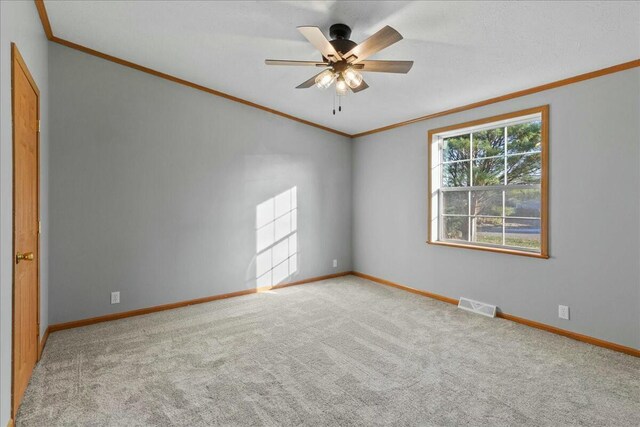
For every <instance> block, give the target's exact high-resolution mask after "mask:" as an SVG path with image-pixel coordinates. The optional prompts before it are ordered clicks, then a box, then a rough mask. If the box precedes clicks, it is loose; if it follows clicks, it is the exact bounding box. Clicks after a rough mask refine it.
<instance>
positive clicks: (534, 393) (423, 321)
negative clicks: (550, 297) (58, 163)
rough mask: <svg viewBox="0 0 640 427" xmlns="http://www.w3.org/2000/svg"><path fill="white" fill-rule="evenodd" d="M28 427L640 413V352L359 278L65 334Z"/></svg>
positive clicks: (608, 421)
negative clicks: (623, 350)
mask: <svg viewBox="0 0 640 427" xmlns="http://www.w3.org/2000/svg"><path fill="white" fill-rule="evenodd" d="M17 424H18V425H19V426H35V425H38V426H62V425H64V426H74V425H82V426H106V425H118V426H143V425H145V426H146V425H154V426H170V425H176V426H207V425H268V426H275V425H288V426H290V425H340V426H348V425H441V426H454V425H471V426H481V425H485V426H501V425H505V426H506V425H509V426H514V425H517V426H523V425H531V426H543V425H546V426H565V425H592V426H605V425H609V426H639V425H640V359H638V358H634V357H631V356H626V355H623V354H619V353H615V352H612V351H609V350H605V349H601V348H598V347H593V346H590V345H587V344H583V343H579V342H576V341H573V340H570V339H567V338H563V337H559V336H556V335H552V334H549V333H546V332H542V331H538V330H535V329H531V328H528V327H526V326H522V325H518V324H516V323H513V322H509V321H506V320H501V319H488V318H484V317H481V316H478V315H473V314H470V313H466V312H463V311H461V310H458V309H456V308H455V307H454V306H452V305H448V304H444V303H441V302H437V301H433V300H431V299H428V298H425V297H421V296H417V295H413V294H410V293H407V292H404V291H400V290H396V289H393V288H389V287H385V286H381V285H377V284H373V283H371V282H368V281H366V280H362V279H358V278H355V277H351V276H347V277H344V278H340V279H333V280H328V281H325V282H318V283H315V284H308V285H304V286H296V287H291V288H285V289H281V290H278V291H274V292H268V293H262V294H255V295H249V296H244V297H239V298H232V299H227V300H221V301H216V302H212V303H207V304H201V305H197V306H191V307H187V308H182V309H176V310H171V311H166V312H162V313H157V314H152V315H146V316H141V317H134V318H129V319H124V320H119V321H114V322H108V323H102V324H98V325H93V326H89V327H84V328H79V329H72V330H68V331H62V332H56V333H54V334H52V335H51V336H50V337H49V342H48V343H47V346H46V349H45V352H44V355H43V358H42V361H41V362H40V364H39V365H38V366H37V368H36V370H35V373H34V376H33V379H32V381H31V384H30V385H29V388H28V390H27V393H26V396H25V399H24V403H23V404H22V408H21V410H20V413H19V414H18V417H17Z"/></svg>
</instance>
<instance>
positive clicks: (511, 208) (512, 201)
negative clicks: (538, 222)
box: [504, 188, 541, 218]
mask: <svg viewBox="0 0 640 427" xmlns="http://www.w3.org/2000/svg"><path fill="white" fill-rule="evenodd" d="M540 201H541V199H540V189H539V188H526V189H519V190H507V193H506V200H505V213H504V214H505V216H527V217H536V218H539V217H540Z"/></svg>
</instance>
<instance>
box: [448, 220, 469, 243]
mask: <svg viewBox="0 0 640 427" xmlns="http://www.w3.org/2000/svg"><path fill="white" fill-rule="evenodd" d="M442 219H443V221H442V225H443V227H442V234H443V236H444V238H445V239H447V240H465V241H468V240H469V222H468V221H469V217H466V216H445V217H443V218H442Z"/></svg>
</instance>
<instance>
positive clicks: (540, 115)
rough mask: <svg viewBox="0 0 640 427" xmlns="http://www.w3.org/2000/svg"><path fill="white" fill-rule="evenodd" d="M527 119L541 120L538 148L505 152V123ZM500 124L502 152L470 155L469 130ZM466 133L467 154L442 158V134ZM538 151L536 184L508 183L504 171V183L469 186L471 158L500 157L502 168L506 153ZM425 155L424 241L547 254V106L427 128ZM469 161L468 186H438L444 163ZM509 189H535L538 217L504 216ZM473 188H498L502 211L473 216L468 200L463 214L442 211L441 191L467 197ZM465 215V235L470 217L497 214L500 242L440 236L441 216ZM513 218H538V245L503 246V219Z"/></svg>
mask: <svg viewBox="0 0 640 427" xmlns="http://www.w3.org/2000/svg"><path fill="white" fill-rule="evenodd" d="M531 121H540V122H541V148H540V150H539V151H532V152H527V153H517V154H509V153H508V138H507V136H508V135H507V132H508V127H509V126H513V125H517V124H521V123H528V122H531ZM501 127H502V128H503V129H504V132H505V147H504V154H503V155H499V156H490V157H478V158H474V157H473V155H472V153H473V133H474V132H479V131H482V130H488V129H496V128H501ZM465 134H470V147H469V150H470V156H469V159H465V160H455V161H449V162H445V161H444V160H443V157H442V156H443V148H444V147H443V141H444V140H445V139H446V138H451V137H454V136H458V135H465ZM537 153H539V154H540V157H541V166H542V168H541V176H540V184H511V185H510V184H508V183H507V179H508V177H507V174H506V173H505V176H504V183H503V184H501V185H492V186H473V185H471V184H473V162H474V161H477V160H485V159H490V158H498V157H504V161H505V172H506V169H507V161H508V158H509V156H521V155H525V154H537ZM428 157H429V197H428V202H429V203H428V204H429V206H428V213H429V215H428V237H427V243H430V244H436V245H446V246H456V247H464V248H471V249H481V250H489V251H496V252H503V253H512V254H516V255H526V256H533V257H539V258H548V257H549V256H548V243H547V242H548V239H547V229H548V220H547V209H548V106H542V107H537V108H532V109H529V110H524V111H517V112H514V113H509V114H505V115H502V116H495V117H489V118H486V119H481V120H477V121H474V122H468V123H462V124H459V125H453V126H448V127H446V128H440V129H433V130H431V131H429V140H428ZM460 162H469V164H470V167H469V186H466V187H443V186H442V169H443V165H444V164H451V163H460ZM513 189H539V190H540V197H541V205H540V216H539V217H535V218H534V217H518V216H507V215H506V211H505V204H506V191H508V190H513ZM474 190H475V191H477V190H499V191H502V215H501V216H496V215H477V216H474V215H472V213H471V202H470V200H469V203H468V204H467V205H468V209H469V212H467V214H466V215H465V214H450V213H449V214H446V213H444V212H443V209H442V207H443V203H442V202H443V200H442V198H443V194H444V193H446V192H460V191H464V192H467V194H468V197H469V198H470V197H471V194H472V192H473V191H474ZM456 216H458V217H466V218H468V225H467V226H468V230H467V231H468V232H467V235H468V236H469V238H471V236H472V232H471V231H472V230H471V227H472V221H473V218H474V217H476V218H477V217H485V218H492V217H495V218H501V220H502V244H491V243H483V242H472V241H466V240H454V239H444V238H441V236H443V230H442V229H443V223H444V221H442V220H441V219H442V218H445V217H456ZM514 219H528V220H539V221H540V249H539V250H535V249H528V248H522V247H517V246H507V245H505V243H506V237H507V236H506V235H507V233H506V227H507V225H506V224H507V220H514Z"/></svg>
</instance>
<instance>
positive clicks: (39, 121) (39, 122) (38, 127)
mask: <svg viewBox="0 0 640 427" xmlns="http://www.w3.org/2000/svg"><path fill="white" fill-rule="evenodd" d="M38 133H40V120H38Z"/></svg>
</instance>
